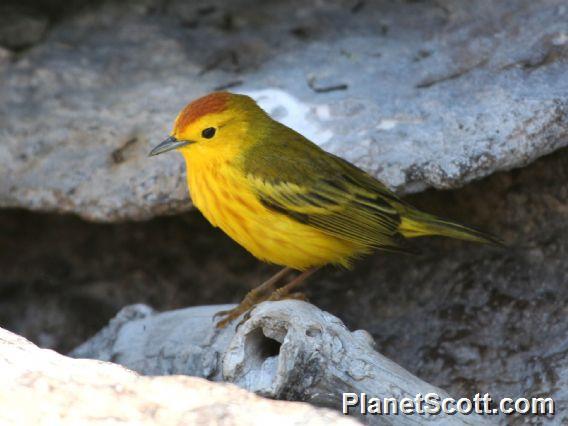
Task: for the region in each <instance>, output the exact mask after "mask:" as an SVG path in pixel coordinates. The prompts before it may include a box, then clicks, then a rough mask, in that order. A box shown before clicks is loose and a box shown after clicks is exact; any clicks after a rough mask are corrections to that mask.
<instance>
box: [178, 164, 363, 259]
mask: <svg viewBox="0 0 568 426" xmlns="http://www.w3.org/2000/svg"><path fill="white" fill-rule="evenodd" d="M186 162H187V178H188V185H189V188H190V194H191V198H192V200H193V203H194V205H195V206H196V207H197V208H198V209H199V210H200V211H201V212H202V213H203V215H204V216H205V217H206V218H207V220H209V222H211V224H212V225H213V226H216V227H219V228H221V229H222V230H223V231H224V232H225V233H226V234H228V235H229V236H230V237H231V238H232V239H233V240H235V241H236V242H237V243H239V244H240V245H242V246H243V247H244V248H245V249H247V250H248V251H249V252H250V253H252V254H253V255H254V256H256V257H257V258H259V259H261V260H264V261H267V262H270V263H275V264H278V265H283V266H289V267H291V268H294V269H299V270H304V269H307V268H310V267H313V266H322V265H325V264H328V263H335V264H341V265H344V266H348V263H349V259H350V258H352V257H353V255H354V254H356V253H357V252H360V251H361V247H356V246H354V245H353V244H352V243H350V242H348V241H345V240H340V239H338V238H336V237H333V236H330V235H328V234H325V233H323V232H322V231H320V230H318V229H316V228H313V227H311V226H309V225H305V224H302V223H299V222H297V221H295V220H293V219H291V218H289V217H288V216H286V215H284V214H280V213H277V212H274V211H272V210H269V209H267V208H266V207H265V206H264V205H262V204H261V203H260V201H259V200H258V198H257V197H256V195H255V194H254V193H253V192H252V191H251V190H250V188H249V187H248V185H247V180H246V178H245V177H244V176H243V175H242V173H241V172H240V170H238V169H236V168H235V167H234V166H232V165H231V164H230V163H228V162H224V163H223V162H207V163H206V164H204V163H196V162H192V161H191V160H190V159H188V158H186Z"/></svg>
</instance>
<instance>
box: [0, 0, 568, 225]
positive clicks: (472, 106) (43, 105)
mask: <svg viewBox="0 0 568 426" xmlns="http://www.w3.org/2000/svg"><path fill="white" fill-rule="evenodd" d="M253 3H254V5H255V6H254V7H251V4H253ZM275 16H277V17H278V19H274V17H275ZM38 22H39V21H38ZM567 22H568V7H567V5H566V2H565V1H564V0H540V1H533V0H521V1H517V0H508V1H501V2H492V1H486V0H476V1H469V2H466V1H457V0H456V1H443V2H441V1H424V2H415V1H402V0H399V1H396V2H393V1H386V0H384V1H375V2H370V1H364V0H363V1H355V0H353V1H347V0H334V1H327V2H303V1H299V0H297V1H293V2H263V3H262V5H261V6H260V5H259V4H258V2H252V0H240V1H236V2H222V1H207V2H205V1H200V2H189V3H188V2H185V1H181V0H176V1H170V2H161V1H158V0H148V1H145V2H121V3H110V4H109V3H105V5H104V6H96V7H95V6H93V7H91V8H90V9H88V10H85V11H83V12H81V13H78V14H74V15H71V16H68V17H67V18H65V19H63V20H61V21H58V22H56V23H54V25H52V26H51V27H50V29H49V31H48V33H47V34H45V35H44V34H43V33H42V32H41V31H36V33H34V34H39V33H41V36H39V37H38V39H40V38H41V39H42V40H41V41H40V42H39V43H38V44H36V45H35V46H34V47H32V48H31V49H28V50H26V51H25V52H21V53H19V54H18V55H15V56H9V55H11V54H10V52H7V53H6V54H3V53H2V51H0V206H4V207H24V208H28V209H34V210H44V211H56V212H74V213H78V214H79V215H81V216H82V217H84V218H88V219H92V220H102V221H116V220H120V219H126V218H133V219H143V218H149V217H153V216H155V215H159V214H163V213H174V212H180V211H183V210H187V209H189V208H190V203H189V201H188V199H187V191H186V189H185V188H184V173H183V165H182V163H181V161H180V159H179V158H177V156H175V155H173V154H172V155H169V156H163V157H160V158H157V159H148V158H147V157H146V154H147V153H148V151H149V150H150V148H151V147H152V146H154V145H155V144H156V143H158V142H159V141H160V140H161V139H162V138H163V137H164V136H165V135H166V134H167V132H168V130H169V126H170V125H171V123H172V121H173V118H174V117H175V114H176V112H177V111H178V110H179V109H180V107H181V106H183V105H184V104H185V103H186V102H187V101H189V100H191V99H192V98H194V97H196V96H199V95H202V94H204V93H206V92H208V91H211V90H214V89H216V88H219V87H220V86H224V87H230V88H231V89H232V90H237V91H241V92H244V93H249V94H251V95H253V96H255V97H256V98H258V99H259V100H260V101H261V103H262V105H264V106H265V107H266V108H267V109H268V110H269V111H270V112H271V113H273V115H274V116H275V117H277V118H278V119H281V120H283V121H284V122H286V123H288V124H290V125H291V126H292V127H294V128H296V129H298V130H299V131H301V132H303V133H305V134H306V135H307V136H308V137H311V138H312V139H314V140H315V141H317V142H318V143H320V144H321V145H322V146H324V147H325V148H327V149H329V150H330V151H333V152H335V153H337V154H339V155H341V156H343V157H345V158H347V159H349V160H351V161H353V162H355V163H356V164H358V165H359V166H361V167H363V168H365V169H366V170H368V171H370V172H371V173H373V174H374V175H376V176H378V177H379V178H381V179H382V180H384V181H385V182H386V183H387V184H389V185H390V186H391V187H393V188H395V189H397V190H399V191H401V192H409V191H415V190H418V189H424V188H426V187H429V186H433V187H437V188H449V187H456V186H460V185H462V184H464V183H466V182H468V181H470V180H472V179H475V178H479V177H482V176H485V175H488V174H490V173H492V172H494V171H497V170H504V169H510V168H512V167H515V166H520V165H524V164H526V163H528V162H530V161H531V160H533V159H535V158H537V157H539V156H541V155H544V154H546V153H549V152H552V151H553V150H555V149H557V148H559V147H561V146H564V145H566V144H568V130H567V129H568V124H567V122H568V118H567V108H568V107H567V103H568V72H567V71H568V62H567V57H568V53H567V52H568V50H567V49H568V24H567ZM40 23H41V22H40ZM28 24H29V22H28ZM35 41H36V40H32V41H31V42H28V44H29V43H33V42H35ZM0 44H1V40H0ZM2 57H7V58H8V59H7V60H2Z"/></svg>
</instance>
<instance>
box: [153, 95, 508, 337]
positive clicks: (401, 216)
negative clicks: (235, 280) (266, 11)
mask: <svg viewBox="0 0 568 426" xmlns="http://www.w3.org/2000/svg"><path fill="white" fill-rule="evenodd" d="M173 150H176V151H179V152H180V153H181V154H182V156H183V158H184V160H185V163H186V169H187V184H188V187H189V193H190V196H191V199H192V201H193V204H194V206H195V207H197V209H199V210H200V211H201V212H202V214H203V215H204V216H205V218H206V219H207V220H208V221H209V222H210V223H211V225H213V226H214V227H219V228H221V230H223V231H224V232H225V233H226V234H227V235H229V237H231V238H232V239H233V240H235V241H236V242H237V243H238V244H240V245H241V246H242V247H244V248H245V249H246V250H247V251H249V252H250V253H251V254H252V255H253V256H255V257H256V258H258V259H260V260H261V261H264V262H268V263H271V264H276V265H280V266H282V267H283V269H282V270H281V271H279V272H278V273H277V274H275V275H274V276H273V277H271V278H270V279H268V280H266V281H265V282H264V283H262V284H261V285H259V286H258V287H256V288H254V289H252V290H251V291H250V292H249V293H248V294H247V295H246V296H245V298H244V299H243V301H242V302H241V303H240V304H239V305H238V306H236V307H235V308H233V309H231V310H228V311H222V312H220V313H219V316H220V317H222V319H221V320H220V321H219V322H217V324H216V325H217V327H220V328H222V327H225V326H226V325H227V324H229V323H230V322H232V321H233V320H235V319H236V318H238V317H240V316H241V315H242V314H244V313H247V312H249V311H250V310H251V309H252V308H253V307H254V306H255V305H257V304H258V303H260V302H262V301H266V300H271V301H275V300H281V299H287V298H292V299H294V298H296V299H303V298H304V296H303V294H302V293H301V292H298V291H297V289H298V287H299V286H300V285H301V284H302V283H303V282H304V281H305V280H306V279H307V278H308V277H309V276H310V275H312V274H313V273H314V272H315V271H316V270H318V269H319V268H320V267H322V266H324V265H338V266H343V267H346V268H350V267H351V266H352V263H353V261H354V260H355V259H357V258H360V257H361V256H364V255H368V254H370V253H371V252H372V251H374V250H376V249H377V250H385V251H390V252H401V253H408V252H412V250H410V249H409V248H408V245H407V244H406V243H405V241H406V239H409V238H415V237H423V236H434V235H436V236H443V237H449V238H455V239H461V240H467V241H472V242H478V243H486V244H491V245H496V246H500V245H502V244H503V242H502V241H501V240H500V239H499V238H497V237H496V236H493V235H491V234H489V233H486V232H483V231H480V230H477V229H474V228H472V227H468V226H465V225H461V224H459V223H457V222H453V221H450V220H446V219H443V218H440V217H437V216H435V215H432V214H429V213H426V212H423V211H420V210H418V209H416V208H414V207H413V206H412V205H410V204H409V203H408V202H406V201H404V200H403V199H401V198H400V197H399V196H397V195H396V194H395V193H394V192H393V191H391V190H390V189H388V187H387V186H386V185H384V184H383V183H381V182H380V181H379V180H377V179H376V178H375V177H373V176H372V175H370V174H368V173H367V172H365V171H364V170H362V169H360V168H358V167H357V166H355V165H353V164H351V163H350V162H348V161H346V160H344V159H342V158H340V157H339V156H336V155H334V154H332V153H330V152H327V151H325V150H324V149H322V148H321V147H320V146H318V145H316V144H315V143H313V142H311V141H310V140H308V139H307V138H305V137H304V136H302V135H301V134H300V133H298V132H297V131H295V130H293V129H291V128H289V127H287V126H285V125H284V124H282V123H280V122H278V121H276V120H274V119H273V118H271V116H270V115H269V114H268V113H267V112H265V111H264V110H263V109H262V108H260V106H259V105H258V104H257V103H256V102H255V101H254V100H253V99H252V98H251V97H249V96H246V95H242V94H234V93H230V92H213V93H210V94H208V95H205V96H203V97H201V98H198V99H196V100H194V101H192V102H190V103H189V104H187V105H186V106H185V107H184V108H183V109H182V110H181V112H180V113H179V114H178V116H177V117H176V119H175V121H174V125H173V130H172V131H171V133H170V135H169V137H167V138H166V139H165V140H164V141H163V142H161V143H160V144H158V145H157V146H156V147H155V148H154V149H152V150H151V152H150V154H149V155H150V156H155V155H158V154H163V153H165V152H168V151H173ZM298 274H299V275H298ZM293 275H295V276H294V277H292V276H293ZM288 277H292V278H290V279H288ZM287 279H288V280H287Z"/></svg>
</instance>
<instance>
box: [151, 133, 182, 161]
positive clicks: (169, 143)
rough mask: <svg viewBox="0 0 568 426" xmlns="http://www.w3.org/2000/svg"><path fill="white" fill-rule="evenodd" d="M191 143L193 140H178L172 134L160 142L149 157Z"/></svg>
mask: <svg viewBox="0 0 568 426" xmlns="http://www.w3.org/2000/svg"><path fill="white" fill-rule="evenodd" d="M190 143H193V141H180V140H177V139H176V138H175V137H173V136H170V137H169V138H167V139H166V140H165V141H163V142H162V143H160V144H159V145H158V146H157V147H155V148H154V149H153V150H152V151H150V154H148V157H152V156H154V155H158V154H163V153H164V152H168V151H171V150H172V149H177V148H181V147H182V146H186V145H189V144H190Z"/></svg>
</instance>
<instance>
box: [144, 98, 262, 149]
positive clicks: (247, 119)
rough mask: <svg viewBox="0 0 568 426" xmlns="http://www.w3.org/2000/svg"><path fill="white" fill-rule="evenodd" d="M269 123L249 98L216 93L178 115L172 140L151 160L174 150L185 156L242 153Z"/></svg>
mask: <svg viewBox="0 0 568 426" xmlns="http://www.w3.org/2000/svg"><path fill="white" fill-rule="evenodd" d="M267 119H268V116H267V114H266V113H265V112H264V111H263V110H262V109H261V108H260V107H259V106H258V105H257V104H256V102H255V101H254V100H253V99H252V98H250V97H248V96H245V95H236V94H232V93H228V92H214V93H211V94H209V95H206V96H203V97H202V98H199V99H196V100H194V101H193V102H190V103H189V104H188V105H186V106H185V108H183V109H182V110H181V112H180V113H179V114H178V116H177V118H176V120H175V122H174V128H173V130H172V132H171V134H170V136H169V137H168V138H167V139H166V140H165V141H163V142H162V143H160V144H159V145H158V146H156V147H155V148H154V149H153V150H152V151H151V152H150V156H152V155H158V154H162V153H164V152H167V151H171V150H174V149H177V150H180V151H181V152H182V154H184V156H185V155H188V156H189V155H193V154H194V153H209V154H212V155H217V156H219V155H223V153H228V152H229V151H230V152H235V151H238V150H239V149H240V148H242V146H243V145H244V144H247V143H250V142H251V139H252V138H251V136H252V134H251V132H250V130H251V129H253V128H254V129H256V128H257V127H258V128H261V127H262V124H263V122H265V120H267Z"/></svg>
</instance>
